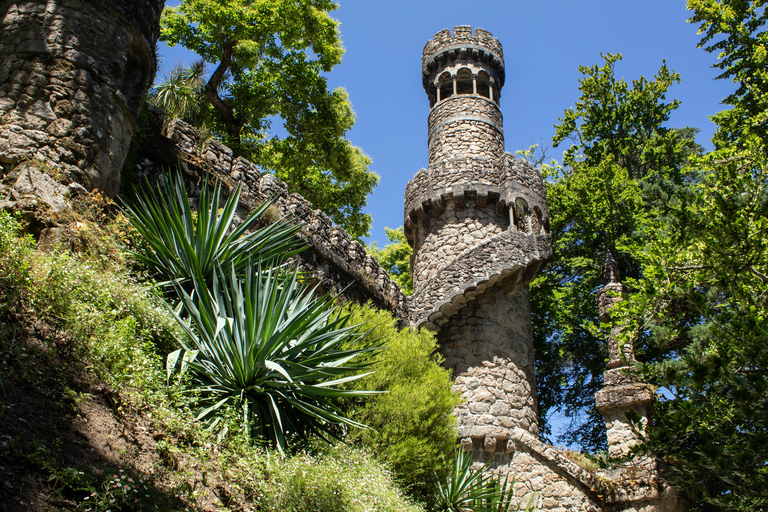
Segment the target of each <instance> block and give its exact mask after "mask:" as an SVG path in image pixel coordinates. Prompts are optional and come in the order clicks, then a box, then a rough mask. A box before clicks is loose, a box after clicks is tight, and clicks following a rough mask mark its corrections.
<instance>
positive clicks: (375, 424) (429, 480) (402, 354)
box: [349, 305, 459, 500]
mask: <svg viewBox="0 0 768 512" xmlns="http://www.w3.org/2000/svg"><path fill="white" fill-rule="evenodd" d="M349 310H350V312H351V314H352V321H353V322H354V323H365V325H366V328H369V329H370V328H372V332H371V333H370V335H369V336H370V338H371V339H374V340H377V343H379V344H381V345H383V350H381V351H378V352H374V353H370V354H369V355H368V356H367V357H368V359H369V362H370V363H371V364H372V367H371V369H372V370H374V373H373V374H371V375H368V376H366V377H365V378H363V379H360V380H359V381H355V382H353V383H351V384H350V386H351V387H353V388H354V389H369V390H375V391H387V393H386V394H381V395H375V396H372V397H369V398H367V399H365V400H364V401H358V402H355V403H353V404H350V408H351V411H350V412H349V414H350V417H351V418H352V419H354V420H356V421H358V422H360V423H364V424H366V425H369V426H370V427H372V429H373V430H353V431H351V432H350V437H351V439H353V440H355V441H358V442H361V443H363V444H365V445H366V446H369V447H370V448H371V450H372V451H373V452H374V453H376V454H377V455H378V456H379V457H380V458H381V459H382V460H384V461H386V462H387V463H388V464H390V465H391V467H392V470H393V472H394V473H395V475H396V476H397V478H398V479H400V480H401V481H402V482H403V484H404V485H405V486H406V488H407V489H408V490H409V491H410V492H411V493H413V495H414V496H416V497H418V498H419V499H422V500H424V499H428V497H429V495H430V494H431V493H432V492H433V490H434V489H435V487H436V480H435V478H436V477H435V475H436V474H437V475H438V476H439V477H443V476H444V475H445V473H446V469H447V467H448V466H449V465H450V460H451V457H452V456H453V450H454V447H455V445H456V430H455V428H454V426H455V418H454V417H453V415H452V413H453V410H454V408H455V407H456V405H457V404H458V403H459V397H458V396H457V395H456V394H454V393H453V392H452V391H451V385H452V381H451V375H450V372H449V371H448V370H447V369H445V368H443V367H442V366H441V363H442V357H441V356H439V355H438V354H437V352H436V351H437V342H436V340H435V336H434V334H432V333H430V332H428V331H426V330H421V331H419V332H417V331H414V330H413V329H411V328H405V329H398V328H397V325H396V320H395V319H394V317H393V316H392V315H391V314H390V313H388V312H386V311H380V310H376V309H375V308H373V307H371V306H369V305H366V306H350V307H349Z"/></svg>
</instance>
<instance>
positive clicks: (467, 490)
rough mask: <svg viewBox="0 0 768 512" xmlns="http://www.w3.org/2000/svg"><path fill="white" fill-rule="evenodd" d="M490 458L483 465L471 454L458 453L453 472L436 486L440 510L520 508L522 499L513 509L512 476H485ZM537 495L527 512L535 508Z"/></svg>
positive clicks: (501, 511) (504, 510)
mask: <svg viewBox="0 0 768 512" xmlns="http://www.w3.org/2000/svg"><path fill="white" fill-rule="evenodd" d="M490 463H491V461H488V463H486V464H484V465H482V466H480V465H478V466H474V467H473V463H472V454H471V453H464V452H462V451H457V452H456V458H455V459H454V461H453V464H452V465H451V471H450V473H449V474H448V477H447V478H446V479H445V481H444V482H443V483H440V482H438V485H437V492H438V495H437V503H436V507H435V510H437V511H438V512H469V511H471V512H508V511H513V510H514V511H515V512H516V511H519V510H521V507H522V506H523V499H522V498H521V499H520V500H519V501H518V505H517V506H516V507H515V508H514V509H513V508H512V504H513V503H514V501H515V479H514V477H513V478H512V481H511V482H510V481H509V475H507V476H506V477H504V478H502V477H501V475H496V476H486V473H488V472H489V466H490ZM535 498H536V495H535V494H532V495H531V497H530V498H529V500H528V503H527V504H526V505H525V508H524V509H523V510H525V511H526V512H528V511H530V510H533V505H534V500H535Z"/></svg>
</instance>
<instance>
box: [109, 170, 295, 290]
mask: <svg viewBox="0 0 768 512" xmlns="http://www.w3.org/2000/svg"><path fill="white" fill-rule="evenodd" d="M221 196H222V194H221V183H219V182H218V181H217V182H216V183H215V185H214V187H213V194H212V195H211V193H210V191H209V188H208V186H207V184H204V185H203V186H202V187H201V191H200V197H199V202H198V203H199V209H198V211H197V215H195V214H194V213H193V212H192V206H191V205H190V201H189V197H188V195H187V191H186V188H185V187H184V183H183V181H182V178H181V176H180V175H179V174H176V175H174V176H167V177H166V179H165V180H164V181H163V183H162V184H161V185H160V186H159V190H157V191H156V190H154V189H153V188H152V187H147V188H146V189H145V190H142V191H137V193H136V203H135V204H134V205H130V204H125V206H124V211H125V212H126V215H127V217H128V219H129V221H130V222H131V224H132V225H133V227H134V228H136V230H137V231H138V232H139V234H141V236H142V237H143V239H144V241H145V243H146V244H147V247H148V248H149V250H148V251H146V252H138V253H136V256H137V257H138V258H139V259H140V260H141V261H143V262H144V263H145V264H146V265H147V266H148V267H149V268H150V269H152V270H154V271H155V272H157V274H159V275H160V276H162V277H161V278H162V279H165V281H164V282H163V283H161V284H164V285H170V286H173V285H180V286H181V287H183V288H185V289H187V290H188V291H191V290H192V289H194V287H193V286H192V284H191V283H192V281H193V280H200V281H203V282H206V283H211V282H212V280H213V277H214V270H213V269H214V267H215V266H216V265H219V266H221V267H222V268H226V269H228V268H230V267H232V266H234V268H235V271H236V272H237V273H238V274H241V275H242V273H243V269H244V267H245V265H246V263H247V262H248V258H249V257H250V256H251V255H253V254H258V255H259V257H260V258H261V260H262V261H269V262H271V263H272V264H275V265H279V264H280V263H282V262H284V261H285V260H286V259H287V258H289V257H291V256H293V255H294V254H296V253H298V252H299V251H301V249H302V247H301V244H300V242H299V241H298V240H297V238H296V236H295V235H296V233H297V232H298V231H299V229H300V228H301V226H300V225H299V224H295V225H292V224H291V223H289V222H287V221H284V222H277V223H271V224H269V225H268V226H266V227H264V228H261V229H254V226H255V225H256V224H257V223H258V222H259V220H260V218H261V217H262V216H263V215H264V213H265V212H266V211H267V209H268V208H269V206H270V204H271V202H269V201H268V202H265V203H263V204H262V205H261V206H260V207H258V208H256V209H255V210H254V211H253V212H252V213H251V214H250V215H249V216H248V218H247V219H245V221H243V222H242V223H240V224H239V225H238V226H237V227H234V226H233V221H234V217H235V212H236V211H237V207H238V205H239V202H240V185H238V186H237V187H236V188H235V190H234V191H233V192H232V193H231V194H230V196H229V198H227V200H226V202H225V203H224V206H223V207H222V208H221V210H220V211H219V205H220V204H221V201H222V197H221ZM249 230H252V231H251V232H249Z"/></svg>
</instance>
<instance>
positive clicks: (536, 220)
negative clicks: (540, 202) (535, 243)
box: [531, 206, 543, 235]
mask: <svg viewBox="0 0 768 512" xmlns="http://www.w3.org/2000/svg"><path fill="white" fill-rule="evenodd" d="M541 219H542V214H541V208H539V207H538V206H534V207H533V215H531V232H532V233H533V234H534V235H538V234H540V233H541V228H542V227H543V223H542V221H541Z"/></svg>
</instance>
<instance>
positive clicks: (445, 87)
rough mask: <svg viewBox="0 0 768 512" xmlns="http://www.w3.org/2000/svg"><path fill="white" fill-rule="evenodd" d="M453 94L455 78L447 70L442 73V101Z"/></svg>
mask: <svg viewBox="0 0 768 512" xmlns="http://www.w3.org/2000/svg"><path fill="white" fill-rule="evenodd" d="M451 96H453V79H452V78H451V74H450V73H448V72H447V71H446V72H445V73H443V74H442V75H440V101H443V100H446V99H448V98H450V97H451Z"/></svg>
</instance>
